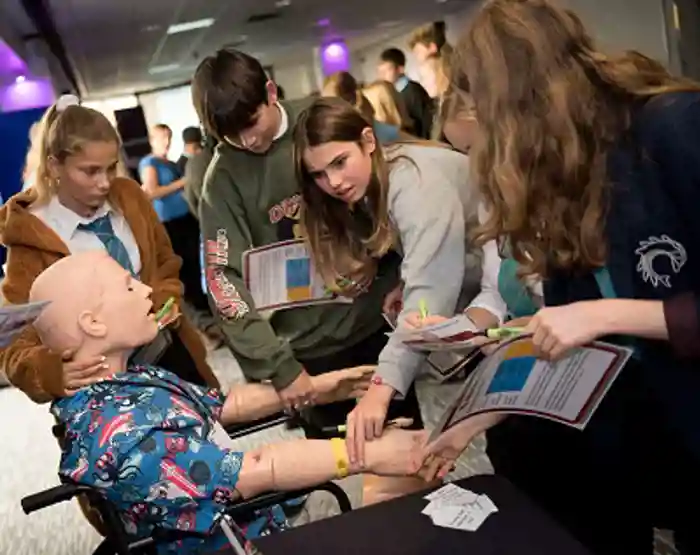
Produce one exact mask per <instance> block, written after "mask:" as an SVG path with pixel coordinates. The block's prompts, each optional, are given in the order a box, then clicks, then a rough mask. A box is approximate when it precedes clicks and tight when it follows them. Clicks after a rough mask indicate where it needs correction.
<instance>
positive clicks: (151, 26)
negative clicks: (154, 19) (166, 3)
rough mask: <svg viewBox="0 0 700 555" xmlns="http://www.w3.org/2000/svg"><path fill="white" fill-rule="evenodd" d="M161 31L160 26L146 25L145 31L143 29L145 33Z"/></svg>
mask: <svg viewBox="0 0 700 555" xmlns="http://www.w3.org/2000/svg"><path fill="white" fill-rule="evenodd" d="M159 29H160V25H146V26H145V27H144V28H143V29H141V30H142V31H143V32H144V33H153V32H154V31H158V30H159Z"/></svg>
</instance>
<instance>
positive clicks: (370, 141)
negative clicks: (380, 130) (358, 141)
mask: <svg viewBox="0 0 700 555" xmlns="http://www.w3.org/2000/svg"><path fill="white" fill-rule="evenodd" d="M362 147H363V149H364V151H365V152H366V153H367V154H372V153H374V151H375V150H376V149H377V138H376V137H375V136H374V130H373V129H372V128H371V127H365V128H364V129H363V130H362Z"/></svg>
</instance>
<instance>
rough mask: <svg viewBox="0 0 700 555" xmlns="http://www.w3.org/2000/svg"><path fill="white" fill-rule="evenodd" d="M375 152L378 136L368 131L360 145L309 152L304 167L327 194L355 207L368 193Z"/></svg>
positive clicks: (327, 145)
mask: <svg viewBox="0 0 700 555" xmlns="http://www.w3.org/2000/svg"><path fill="white" fill-rule="evenodd" d="M375 149H376V141H375V138H374V133H373V132H372V130H371V129H370V128H367V129H365V131H364V132H363V137H362V140H361V141H360V143H359V144H358V143H351V142H332V143H325V144H322V145H319V146H315V147H311V148H308V149H306V151H305V152H304V164H306V168H307V170H308V172H309V174H310V175H311V177H313V179H314V181H315V182H316V185H318V186H319V187H320V188H321V189H322V190H323V192H324V193H326V194H328V195H330V196H332V197H335V198H337V199H340V200H342V201H343V202H346V203H348V204H354V203H356V202H357V201H359V200H360V199H362V197H364V196H365V193H366V192H367V187H368V186H369V182H370V179H371V177H372V153H373V152H374V151H375Z"/></svg>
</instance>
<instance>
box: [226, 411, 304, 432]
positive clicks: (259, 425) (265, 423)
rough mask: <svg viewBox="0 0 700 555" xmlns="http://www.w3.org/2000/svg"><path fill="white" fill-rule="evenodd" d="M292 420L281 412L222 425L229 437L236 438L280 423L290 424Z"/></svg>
mask: <svg viewBox="0 0 700 555" xmlns="http://www.w3.org/2000/svg"><path fill="white" fill-rule="evenodd" d="M292 422H293V417H292V416H290V415H288V414H286V413H283V412H282V413H277V414H273V415H272V416H267V417H265V418H261V419H260V420H254V421H253V422H244V423H241V424H230V425H228V426H224V429H225V430H226V433H227V434H228V435H229V437H230V438H231V439H238V438H241V437H244V436H247V435H250V434H256V433H258V432H262V431H263V430H267V429H269V428H273V427H275V426H278V425H280V424H291V423H292Z"/></svg>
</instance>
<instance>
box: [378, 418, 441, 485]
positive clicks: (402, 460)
mask: <svg viewBox="0 0 700 555" xmlns="http://www.w3.org/2000/svg"><path fill="white" fill-rule="evenodd" d="M427 438H428V434H427V432H426V431H409V430H399V429H396V428H387V429H386V431H385V432H384V434H382V436H381V437H380V438H378V439H376V440H375V441H373V442H371V443H369V444H368V445H367V470H368V471H369V472H371V473H372V474H377V475H378V476H413V475H415V474H417V473H418V471H419V469H420V467H421V462H422V460H423V450H424V449H425V442H426V439H427Z"/></svg>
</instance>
